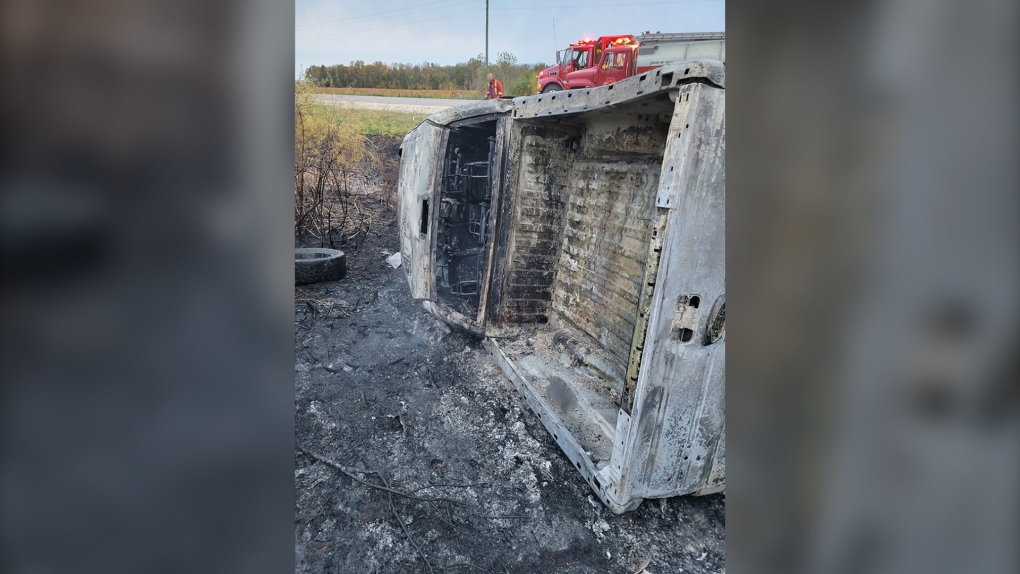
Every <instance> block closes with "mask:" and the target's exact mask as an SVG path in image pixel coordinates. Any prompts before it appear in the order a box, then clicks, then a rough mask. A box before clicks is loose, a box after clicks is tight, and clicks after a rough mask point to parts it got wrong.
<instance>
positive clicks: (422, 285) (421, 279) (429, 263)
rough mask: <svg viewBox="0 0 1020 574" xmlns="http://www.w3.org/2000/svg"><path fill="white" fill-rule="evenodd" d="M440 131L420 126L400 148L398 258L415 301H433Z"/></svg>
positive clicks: (429, 126)
mask: <svg viewBox="0 0 1020 574" xmlns="http://www.w3.org/2000/svg"><path fill="white" fill-rule="evenodd" d="M443 136H444V130H443V128H441V127H439V126H436V125H434V124H431V123H428V122H423V123H422V124H421V125H419V126H418V127H417V128H415V130H414V131H412V132H411V133H409V134H407V136H405V137H404V141H403V142H402V143H401V144H400V176H399V178H398V181H397V200H398V202H399V205H398V208H399V210H400V257H401V260H402V261H403V267H404V272H405V273H406V274H407V281H408V284H409V285H410V286H411V296H412V297H414V298H415V299H418V300H428V299H434V298H435V283H434V282H433V280H432V277H433V274H434V271H433V262H434V256H433V250H432V243H433V234H432V233H431V231H432V227H433V226H432V220H433V216H434V213H432V212H430V210H429V206H430V205H432V206H434V205H435V196H436V185H437V182H438V179H439V172H440V169H441V166H442V161H441V157H442V147H443V145H442V144H443Z"/></svg>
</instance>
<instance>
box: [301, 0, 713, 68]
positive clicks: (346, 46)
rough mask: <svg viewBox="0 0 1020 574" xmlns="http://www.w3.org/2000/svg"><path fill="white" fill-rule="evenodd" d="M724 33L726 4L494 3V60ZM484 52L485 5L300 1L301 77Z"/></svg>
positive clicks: (548, 59) (687, 0)
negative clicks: (612, 41) (315, 69)
mask: <svg viewBox="0 0 1020 574" xmlns="http://www.w3.org/2000/svg"><path fill="white" fill-rule="evenodd" d="M554 21H555V24H556V26H555V42H554V35H553V22H554ZM725 29H726V27H725V2H724V0H674V1H672V2H667V1H664V0H633V1H632V2H615V3H614V2H611V1H610V0H589V2H581V1H578V0H489V60H490V61H493V62H494V61H495V60H496V54H497V53H499V52H501V51H508V52H511V53H512V54H514V55H515V56H517V61H518V62H522V63H529V64H533V63H538V62H545V63H547V64H552V62H553V60H554V54H555V52H556V50H557V49H562V48H565V47H566V46H567V44H569V43H570V42H573V41H576V40H578V39H580V38H582V37H584V36H588V37H591V38H596V37H598V36H601V35H611V34H634V35H635V36H636V35H638V34H641V33H643V32H644V31H646V30H649V31H652V32H657V31H658V32H723V31H725ZM484 52H485V0H423V1H421V2H416V1H414V0H375V1H370V2H369V1H361V2H357V1H352V0H295V53H294V56H295V57H294V66H295V71H296V75H297V76H300V75H301V72H300V71H301V70H302V69H303V68H306V67H308V66H312V65H331V64H350V63H351V62H353V61H354V60H364V61H365V62H366V63H371V62H375V61H381V62H385V63H387V64H392V63H395V62H403V63H411V64H420V63H422V62H433V63H437V64H456V63H457V62H466V61H467V60H468V58H471V57H472V56H477V55H479V54H483V53H484Z"/></svg>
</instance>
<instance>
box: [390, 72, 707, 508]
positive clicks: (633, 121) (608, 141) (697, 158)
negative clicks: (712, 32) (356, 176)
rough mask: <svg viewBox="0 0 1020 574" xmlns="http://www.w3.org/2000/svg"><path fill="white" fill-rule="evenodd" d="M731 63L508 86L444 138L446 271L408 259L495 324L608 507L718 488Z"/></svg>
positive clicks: (491, 340) (439, 217) (454, 306)
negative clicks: (726, 75) (599, 83)
mask: <svg viewBox="0 0 1020 574" xmlns="http://www.w3.org/2000/svg"><path fill="white" fill-rule="evenodd" d="M692 72H693V74H692ZM722 76H723V74H722V68H721V65H719V64H698V65H692V66H691V67H687V68H684V69H675V70H667V71H662V70H660V71H656V72H654V73H651V72H650V73H648V74H643V75H641V76H640V77H635V78H630V79H628V80H624V81H621V82H618V83H616V84H613V85H609V86H604V87H601V88H593V89H584V90H571V91H568V92H565V93H557V94H544V95H539V96H530V97H523V98H517V99H515V100H514V101H513V106H512V108H509V109H508V108H503V109H502V110H501V113H497V114H493V113H492V111H489V112H488V113H487V114H486V113H478V114H477V117H476V118H469V117H464V115H466V113H465V112H461V114H463V115H461V116H457V117H454V118H453V119H451V120H449V121H447V122H446V125H447V128H446V130H445V132H444V135H443V137H444V138H445V140H444V141H442V142H441V143H439V144H438V147H439V153H438V154H437V155H439V156H441V157H442V165H441V168H439V169H441V172H440V173H439V175H438V177H436V179H435V180H434V181H435V182H436V184H437V189H436V190H435V191H434V192H433V195H432V197H433V198H435V200H436V201H437V203H438V204H439V205H438V207H437V208H438V210H439V211H438V213H437V214H436V215H434V216H433V217H434V219H433V221H435V222H436V223H435V225H436V234H435V235H434V236H431V237H429V236H427V235H426V234H425V233H424V232H423V235H422V237H421V242H422V244H424V242H425V241H428V240H429V239H431V240H433V241H434V242H435V243H434V247H433V248H432V251H431V253H432V254H433V256H434V261H435V270H434V273H428V275H426V274H425V273H421V274H417V275H416V271H414V270H416V269H428V261H429V259H428V258H424V257H423V258H421V260H420V262H418V261H416V262H412V266H411V267H409V281H410V283H411V285H412V289H415V288H416V286H418V285H421V282H425V281H427V279H426V277H428V276H434V277H435V291H434V296H433V297H432V298H431V299H426V307H427V308H429V309H432V310H433V312H436V313H437V314H439V315H440V316H443V317H444V318H446V320H447V321H449V322H451V323H453V324H456V325H458V326H460V327H464V328H465V329H467V330H469V331H471V332H474V333H476V334H484V336H485V337H486V344H487V346H489V348H490V349H491V350H492V352H493V356H494V358H495V359H496V361H497V363H499V364H500V366H501V368H502V369H503V371H504V372H505V373H506V374H507V376H508V377H509V378H510V379H511V380H512V381H513V383H514V384H515V385H516V387H517V389H518V390H519V391H520V392H521V394H522V395H523V396H524V397H525V398H526V399H527V400H528V403H529V405H530V406H531V408H532V409H533V410H534V411H535V412H536V413H537V414H538V415H539V417H540V419H541V421H542V423H543V425H544V426H545V427H546V428H547V429H548V430H549V432H550V434H552V436H553V438H554V439H555V440H556V441H557V443H558V444H559V445H560V447H561V448H562V449H563V451H564V452H565V453H566V454H567V456H568V458H569V459H570V461H571V464H573V465H574V466H576V467H577V469H578V471H579V472H580V473H581V474H582V475H583V476H584V478H585V480H587V481H588V483H589V484H590V485H591V486H592V487H593V489H594V490H595V491H596V493H598V495H599V497H600V498H601V499H602V501H603V502H605V503H606V504H607V505H608V506H609V507H610V508H612V509H613V510H614V511H616V512H623V511H626V510H629V509H632V508H634V507H636V505H637V504H638V503H639V502H640V500H641V499H642V498H655V497H663V496H673V495H677V494H687V493H708V492H715V491H718V490H720V489H722V488H723V486H724V484H725V482H724V477H725V457H724V441H723V425H724V423H723V416H722V414H723V412H724V407H723V402H722V397H723V388H724V381H725V379H724V371H723V367H722V365H723V362H722V361H723V360H724V347H725V345H724V334H725V282H724V261H725V257H724V253H725V249H724V240H723V238H724V233H723V230H724V198H725V194H724V191H725V178H724V167H725V163H724V158H725V128H724V117H725V113H724V112H725V107H724V96H723V92H724V90H723V88H722V83H723V77H722ZM496 105H497V104H495V103H493V104H492V106H494V107H495V106H496ZM486 109H487V108H484V107H479V108H478V110H479V112H482V111H483V110H486ZM422 133H426V131H425V129H423V131H422ZM406 141H411V140H410V139H408V140H406ZM433 141H435V138H433ZM408 189H411V186H410V184H409V186H408ZM421 216H422V221H425V220H426V219H427V218H428V217H429V215H428V211H427V207H426V206H422V210H421ZM409 252H412V251H410V250H409ZM419 278H420V279H419ZM419 290H420V292H422V293H425V292H426V291H427V290H426V289H424V288H420V287H419Z"/></svg>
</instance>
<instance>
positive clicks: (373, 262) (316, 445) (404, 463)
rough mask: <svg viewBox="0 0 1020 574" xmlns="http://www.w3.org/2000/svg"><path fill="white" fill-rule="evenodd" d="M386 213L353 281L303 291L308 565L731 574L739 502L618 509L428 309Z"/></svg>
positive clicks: (355, 254) (301, 440) (302, 459)
mask: <svg viewBox="0 0 1020 574" xmlns="http://www.w3.org/2000/svg"><path fill="white" fill-rule="evenodd" d="M391 140H393V141H389V142H386V141H383V140H374V141H373V144H374V145H376V148H377V150H379V153H382V154H386V157H387V158H388V159H389V160H391V161H389V162H388V163H387V164H386V165H389V166H391V167H390V168H389V169H392V166H395V163H396V162H395V161H392V160H393V159H394V158H395V156H396V149H397V147H398V146H399V140H396V139H395V138H391ZM387 171H388V170H387ZM368 179H371V180H373V181H377V182H381V181H386V182H387V183H388V182H390V181H395V175H394V174H393V173H374V174H371V176H370V177H369V178H368ZM378 187H379V193H380V194H381V197H380V198H381V199H382V198H383V197H385V194H386V193H388V192H389V191H392V190H386V189H383V188H384V187H385V186H383V185H381V184H380V185H378ZM371 209H373V214H372V215H373V217H375V218H376V222H377V224H376V225H375V226H374V227H373V228H372V229H371V230H370V231H369V232H368V233H367V234H365V236H364V237H362V238H359V239H360V241H358V242H356V243H355V242H352V243H351V244H348V245H338V248H340V249H343V250H344V252H345V253H346V254H347V267H348V272H347V276H346V278H344V279H343V280H340V281H332V282H324V283H317V284H313V285H307V286H301V287H297V288H296V300H295V351H296V362H295V381H296V390H295V441H296V443H297V448H296V450H295V485H296V489H297V508H296V511H295V512H296V516H295V548H296V570H297V571H298V572H379V573H384V572H385V573H388V572H429V571H433V572H447V571H449V572H470V571H487V572H520V573H524V572H557V573H559V572H562V573H582V572H587V573H602V572H621V573H624V572H637V571H639V570H640V569H641V568H642V567H647V570H646V571H647V572H649V573H662V572H722V571H723V570H724V557H725V515H724V512H725V502H724V500H725V499H724V495H722V494H719V495H711V496H705V497H678V498H672V499H668V500H664V501H655V500H653V501H645V502H644V503H643V504H642V505H641V506H640V507H639V508H638V509H637V510H636V511H634V512H630V513H627V514H624V515H620V516H617V515H614V514H612V513H611V512H610V511H609V510H607V509H606V508H605V507H604V506H603V505H602V504H601V503H600V502H599V501H598V499H597V498H595V496H594V495H593V493H592V492H591V491H590V489H589V487H588V486H587V485H586V484H585V483H584V481H583V479H582V478H581V476H580V475H579V474H578V473H577V471H576V469H574V467H573V466H572V465H571V464H570V462H569V461H568V460H567V459H566V457H565V456H564V455H563V454H562V453H561V452H560V450H559V448H558V447H557V446H556V444H555V442H553V440H552V437H550V436H548V434H547V433H546V432H545V429H544V428H543V427H542V426H541V424H540V423H539V420H538V418H537V416H535V415H534V414H533V413H532V412H531V411H530V410H529V409H528V408H527V405H526V404H525V403H524V400H523V399H522V398H521V397H520V396H519V395H518V394H517V392H516V391H515V390H514V388H513V386H512V384H511V383H510V381H508V380H507V379H506V378H505V377H504V376H503V373H502V372H501V371H500V370H499V368H498V367H497V366H496V364H495V363H494V362H493V360H492V358H491V357H490V355H489V354H488V352H487V351H486V350H485V349H484V348H483V347H482V345H481V342H480V341H479V340H477V339H474V338H472V337H469V336H466V335H463V334H461V333H459V332H456V331H451V330H450V328H449V327H447V326H446V325H445V324H444V323H443V322H442V321H439V320H438V319H436V318H434V317H432V316H431V315H429V314H428V313H426V312H425V311H424V310H423V309H422V308H421V306H420V305H419V304H418V303H416V302H415V301H413V300H412V299H411V297H410V293H409V291H408V286H407V281H406V279H405V277H404V271H403V269H392V268H391V267H390V266H388V265H387V264H386V263H385V261H384V260H385V258H386V256H387V255H388V254H390V253H392V252H393V251H395V250H397V249H398V248H399V241H398V235H397V224H396V214H395V212H394V208H393V207H392V206H390V205H387V204H386V203H384V202H383V201H378V202H375V203H374V204H371ZM338 467H339V468H338ZM379 487H383V488H379ZM385 488H388V489H389V491H387V490H385ZM393 491H396V492H399V493H401V494H394V493H393ZM405 495H410V496H405Z"/></svg>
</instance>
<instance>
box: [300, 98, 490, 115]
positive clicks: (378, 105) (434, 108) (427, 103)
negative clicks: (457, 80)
mask: <svg viewBox="0 0 1020 574" xmlns="http://www.w3.org/2000/svg"><path fill="white" fill-rule="evenodd" d="M313 97H314V98H315V99H316V100H318V101H320V102H324V103H328V104H333V105H338V106H354V107H358V108H367V109H373V110H393V111H398V112H420V113H429V114H432V113H435V112H438V111H442V110H445V109H446V108H451V107H454V106H460V105H463V104H467V103H470V102H475V101H478V100H439V99H434V98H391V97H386V96H340V95H334V94H315V95H314V96H313Z"/></svg>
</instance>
